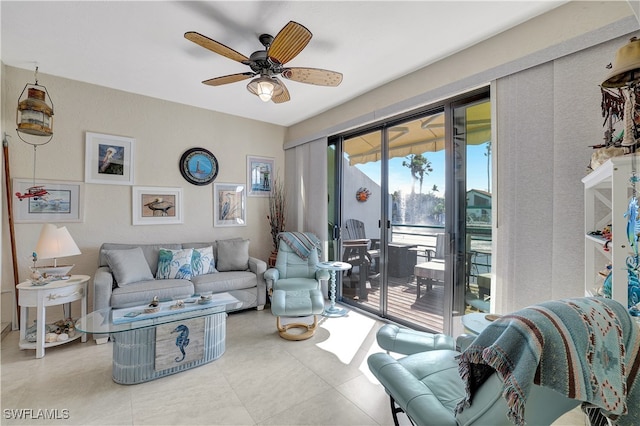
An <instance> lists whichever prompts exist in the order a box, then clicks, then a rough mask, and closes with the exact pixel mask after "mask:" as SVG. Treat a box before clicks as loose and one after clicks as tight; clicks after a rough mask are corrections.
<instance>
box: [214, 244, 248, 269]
mask: <svg viewBox="0 0 640 426" xmlns="http://www.w3.org/2000/svg"><path fill="white" fill-rule="evenodd" d="M216 268H217V269H218V271H220V272H226V271H246V270H247V269H248V268H249V240H240V239H233V240H219V241H218V263H217V265H216Z"/></svg>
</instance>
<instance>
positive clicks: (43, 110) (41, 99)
mask: <svg viewBox="0 0 640 426" xmlns="http://www.w3.org/2000/svg"><path fill="white" fill-rule="evenodd" d="M35 81H36V82H35V84H31V83H27V84H25V86H24V89H22V93H21V94H20V97H19V98H18V108H17V110H16V125H17V129H16V130H17V131H18V137H20V139H22V140H23V141H24V142H27V143H29V144H32V145H43V144H45V143H47V142H49V141H50V140H51V138H52V137H53V101H52V100H51V96H49V92H47V88H46V87H44V86H42V85H40V84H38V67H36V71H35ZM25 93H26V97H25ZM47 99H48V102H47ZM21 133H23V134H29V135H34V136H48V137H49V139H48V140H47V141H44V142H40V143H37V142H33V141H29V142H28V141H25V140H24V139H23V138H22V136H21V135H20V134H21Z"/></svg>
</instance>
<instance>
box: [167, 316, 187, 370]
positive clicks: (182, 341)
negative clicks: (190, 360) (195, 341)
mask: <svg viewBox="0 0 640 426" xmlns="http://www.w3.org/2000/svg"><path fill="white" fill-rule="evenodd" d="M173 333H180V334H179V335H178V337H177V338H176V346H177V347H178V349H180V352H181V353H182V358H181V357H179V356H177V357H176V358H175V361H176V362H181V361H183V360H184V358H185V356H187V353H186V352H185V350H184V349H185V348H186V347H187V346H188V345H189V327H187V326H186V325H184V324H180V325H179V326H177V327H176V328H175V330H173V331H172V332H171V334H173Z"/></svg>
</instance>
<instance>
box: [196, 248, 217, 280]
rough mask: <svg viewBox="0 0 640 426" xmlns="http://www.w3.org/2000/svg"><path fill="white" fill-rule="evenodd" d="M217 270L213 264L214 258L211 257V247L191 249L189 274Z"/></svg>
mask: <svg viewBox="0 0 640 426" xmlns="http://www.w3.org/2000/svg"><path fill="white" fill-rule="evenodd" d="M215 272H218V271H217V270H216V266H215V258H214V257H213V247H212V246H209V247H203V248H196V249H193V255H192V257H191V276H192V277H197V276H198V275H204V274H212V273H215Z"/></svg>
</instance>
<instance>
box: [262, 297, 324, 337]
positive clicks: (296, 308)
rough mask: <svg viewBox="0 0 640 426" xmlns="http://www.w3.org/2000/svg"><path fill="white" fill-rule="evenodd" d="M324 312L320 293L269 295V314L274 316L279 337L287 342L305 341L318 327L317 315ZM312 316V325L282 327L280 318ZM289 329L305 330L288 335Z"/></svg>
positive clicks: (299, 324) (292, 324)
mask: <svg viewBox="0 0 640 426" xmlns="http://www.w3.org/2000/svg"><path fill="white" fill-rule="evenodd" d="M323 311H324V298H323V297H322V292H321V291H320V290H318V289H314V290H275V291H274V292H273V294H272V295H271V313H272V314H273V315H275V316H276V326H277V327H278V333H279V334H280V337H282V338H283V339H287V340H306V339H308V338H310V337H311V336H313V335H314V333H315V332H316V328H317V326H318V317H317V315H319V314H321V313H322V312H323ZM310 315H313V323H312V324H305V323H300V322H298V323H291V324H285V325H282V324H281V323H280V317H306V316H310ZM291 328H300V329H303V330H305V331H304V332H302V333H289V332H288V330H289V329H291Z"/></svg>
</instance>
